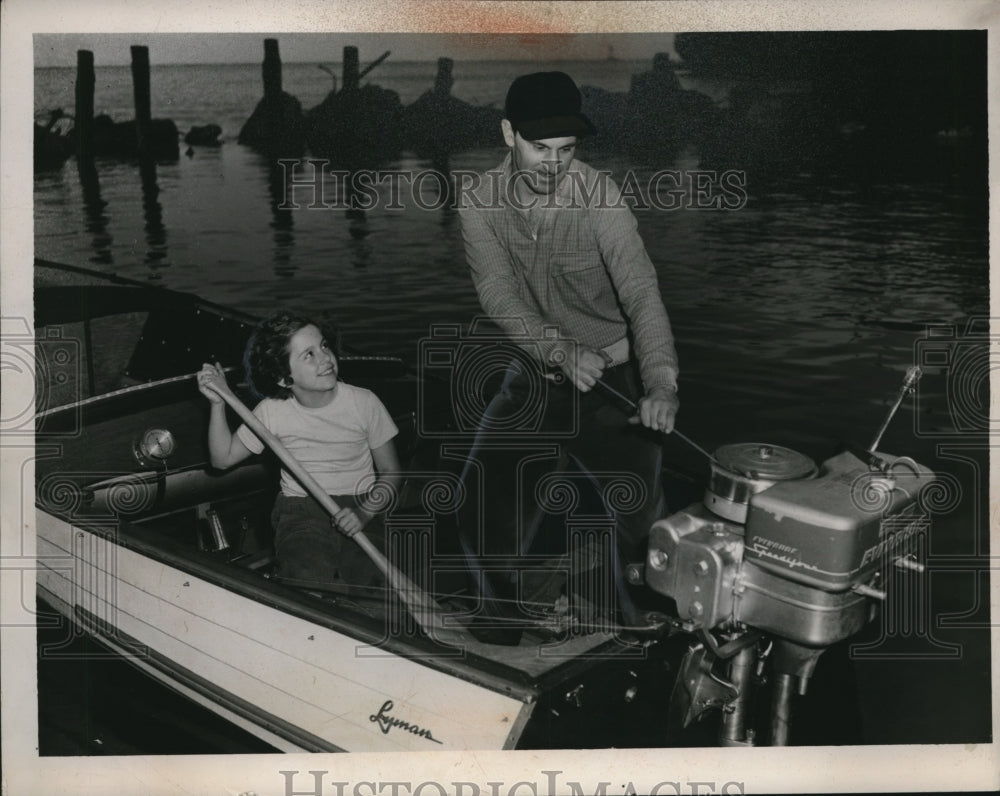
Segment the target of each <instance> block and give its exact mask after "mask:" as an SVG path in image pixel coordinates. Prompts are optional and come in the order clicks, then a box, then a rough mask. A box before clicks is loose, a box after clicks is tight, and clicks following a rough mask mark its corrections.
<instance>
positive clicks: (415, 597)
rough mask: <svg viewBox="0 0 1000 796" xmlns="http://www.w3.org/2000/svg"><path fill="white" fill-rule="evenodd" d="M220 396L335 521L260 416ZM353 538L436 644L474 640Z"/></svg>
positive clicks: (332, 509) (328, 503)
mask: <svg viewBox="0 0 1000 796" xmlns="http://www.w3.org/2000/svg"><path fill="white" fill-rule="evenodd" d="M217 395H219V396H220V397H221V398H222V400H224V401H225V402H226V403H227V404H229V406H231V407H232V409H233V411H234V412H236V414H238V415H239V416H240V419H241V420H242V421H243V422H244V423H246V424H247V426H248V427H249V428H250V430H251V431H253V433H254V434H256V435H257V436H258V437H259V438H260V439H261V441H262V442H264V444H266V445H267V447H269V448H270V449H271V451H272V452H273V453H274V455H275V456H277V457H278V458H279V459H281V463H282V464H283V465H285V467H286V468H287V469H288V471H289V472H290V473H291V474H292V475H294V476H295V477H296V478H297V479H298V481H299V483H300V484H302V486H304V487H305V488H306V491H308V492H309V494H310V495H312V496H313V498H315V499H316V501H317V502H318V503H319V504H320V505H321V506H322V507H323V508H324V509H326V510H327V512H328V513H329V514H330V516H331V517H334V516H335V515H336V514H337V512H339V511H340V507H339V506H338V505H337V504H336V503H335V502H334V500H333V499H332V498H331V497H330V496H329V495H328V494H326V491H325V490H324V489H323V487H321V486H320V485H319V484H318V483H316V479H315V478H313V477H312V476H311V475H310V474H309V472H308V471H307V470H306V469H305V468H304V467H303V466H302V465H301V464H300V463H299V461H298V460H297V459H296V458H295V457H294V456H292V454H290V453H289V452H288V449H287V448H286V447H285V446H284V445H282V444H281V442H280V440H278V438H277V437H276V436H274V434H272V433H271V432H270V431H268V429H267V426H265V425H264V424H263V423H261V422H260V420H259V419H258V418H257V416H256V415H255V414H254V413H253V412H251V411H250V410H249V409H247V407H246V404H244V403H243V402H242V401H241V400H240V399H239V398H237V397H236V396H235V395H234V394H233V393H232V392H230V391H229V390H226V391H224V392H217ZM350 538H351V539H353V540H354V541H355V542H357V543H358V545H360V547H361V549H362V550H364V551H365V553H367V554H368V557H369V558H370V559H371V560H372V562H373V563H374V564H375V566H377V567H378V568H379V569H380V570H382V574H383V575H385V578H386V580H387V581H388V582H389V585H390V586H391V587H392V588H393V589H394V590H395V591H396V593H397V594H398V595H399V598H400V599H401V600H402V601H403V603H404V604H405V605H406V607H407V608H408V609H409V611H410V613H411V614H413V618H414V619H416V620H417V623H418V624H419V625H420V627H421V628H423V630H424V631H425V632H426V633H427V634H428V635H430V636H431V637H432V638H434V639H435V640H437V641H442V642H445V643H449V644H455V645H459V644H466V643H468V642H469V641H470V640H471V638H472V637H471V636H470V635H469V634H468V632H467V631H466V630H464V629H462V628H460V627H445V626H444V622H443V620H442V616H441V614H440V612H439V609H438V606H437V604H436V603H435V602H434V601H433V600H431V599H430V598H429V597H428V596H427V595H426V594H425V593H424V592H423V590H422V589H421V588H420V587H419V586H417V584H415V583H414V582H413V581H412V580H410V579H409V578H408V577H406V575H404V574H403V573H402V572H400V571H399V569H397V568H396V567H394V566H393V565H392V564H391V563H390V562H389V560H388V559H387V558H386V557H385V556H384V555H382V553H381V551H379V549H378V548H377V547H375V545H374V544H372V541H371V540H370V539H369V538H368V537H367V536H365V535H364V533H363V532H361V531H358V532H357V533H356V534H354V536H351V537H350ZM432 631H433V632H432Z"/></svg>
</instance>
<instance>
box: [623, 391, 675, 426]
mask: <svg viewBox="0 0 1000 796" xmlns="http://www.w3.org/2000/svg"><path fill="white" fill-rule="evenodd" d="M680 405H681V402H680V400H679V399H678V398H677V391H676V390H668V389H666V388H665V387H656V388H655V389H653V390H651V391H650V392H649V393H648V394H646V395H644V396H643V397H642V398H640V399H639V411H638V413H636V414H635V415H634V416H633V417H630V418H629V421H628V422H629V423H642V424H643V425H644V426H645V427H646V428H651V429H653V431H662V432H663V433H664V434H669V433H670V432H671V431H673V430H674V419H675V418H676V417H677V410H678V409H680Z"/></svg>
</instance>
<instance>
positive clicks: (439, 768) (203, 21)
mask: <svg viewBox="0 0 1000 796" xmlns="http://www.w3.org/2000/svg"><path fill="white" fill-rule="evenodd" d="M944 6H945V4H942V3H939V2H934V1H933V0H909V1H907V2H902V1H899V2H885V1H883V2H857V1H853V2H837V3H830V4H823V5H820V4H803V3H798V2H721V1H715V2H713V1H708V2H705V1H700V2H683V1H679V2H668V3H624V2H622V3H618V2H580V3H578V2H574V3H570V2H520V3H508V2H485V1H484V2H417V0H393V2H384V1H379V2H371V1H369V2H321V0H292V2H290V3H287V4H278V3H274V2H270V3H262V2H260V0H248V2H246V3H243V4H239V5H236V4H233V5H229V4H221V3H214V4H213V3H204V2H202V3H197V4H196V3H193V2H189V0H153V1H149V0H144V1H143V2H138V1H136V0H130V2H128V3H125V2H121V1H120V0H114V1H112V0H98V1H97V2H84V3H73V2H66V1H65V0H4V2H3V6H2V9H0V13H2V18H0V24H2V31H0V37H2V38H0V96H2V97H3V107H2V111H0V263H2V268H0V314H2V316H3V317H4V318H5V319H10V318H24V319H27V320H28V321H29V322H30V319H31V317H32V282H31V271H32V262H33V250H34V244H33V230H34V225H33V217H32V190H30V189H28V190H26V189H25V187H24V186H31V185H32V184H33V173H32V149H31V128H30V124H29V120H30V119H31V118H32V116H33V102H32V91H33V80H32V74H33V52H32V34H34V33H60V32H73V33H87V32H92V33H98V32H100V33H135V32H136V31H156V32H192V33H194V32H197V33H210V32H225V31H236V30H238V31H240V32H261V33H271V32H273V31H281V32H288V33H298V32H302V33H306V32H321V31H322V32H327V31H329V32H340V31H344V32H352V33H364V32H386V33H388V32H407V33H431V32H435V33H441V32H445V33H462V32H465V33H474V32H480V33H489V32H494V33H525V34H551V33H596V32H616V33H629V32H636V33H638V32H649V31H656V30H662V31H664V32H698V31H708V30H727V31H736V30H770V31H778V30H787V31H792V30H795V31H800V30H846V29H852V30H866V29H867V30H874V29H900V28H906V29H939V28H950V29H962V28H965V29H986V30H988V31H989V34H988V53H989V56H988V58H989V60H988V77H989V82H990V85H991V86H992V87H995V86H996V85H998V83H1000V81H998V66H997V64H998V59H997V42H996V41H995V34H996V30H997V22H998V20H1000V7H998V6H997V4H996V3H991V2H988V0H965V1H960V2H951V3H950V4H947V7H944ZM989 120H990V124H989V129H990V132H991V141H992V142H993V143H992V145H991V147H990V154H991V155H995V152H996V146H995V142H996V140H997V137H998V136H997V134H998V127H997V111H996V107H995V106H994V103H992V102H991V103H990V108H989ZM997 168H998V167H997V165H996V161H995V159H994V158H992V157H991V165H990V179H989V185H990V187H991V188H992V189H993V191H992V193H993V194H994V196H996V195H997V194H996V190H997V188H998V183H997V180H996V175H997ZM993 211H994V208H993V207H992V204H991V208H990V221H991V223H990V229H991V231H992V230H993V223H992V222H993V220H994V212H993ZM997 246H998V243H997V235H995V234H994V235H992V240H991V243H990V257H991V262H992V261H993V257H994V254H995V252H996V247H997ZM991 271H992V269H991ZM992 298H993V296H992V294H991V306H992V305H993V302H992ZM2 378H3V386H4V389H3V391H2V393H0V400H2V402H3V405H4V407H10V406H12V405H16V406H20V405H21V402H24V401H30V400H31V396H26V395H25V394H24V390H26V389H30V385H25V383H24V380H23V379H18V378H16V377H12V375H11V374H7V373H5V374H3V376H2ZM995 387H996V385H995V384H991V389H993V388H995ZM32 395H33V393H32ZM3 416H7V415H6V412H4V413H3ZM32 456H33V446H32V444H31V440H30V439H28V440H25V439H18V438H8V439H3V440H0V473H2V478H0V484H2V493H0V511H2V525H0V530H2V535H0V572H2V579H0V634H2V635H0V649H2V653H3V658H2V666H0V689H2V711H3V713H2V722H0V728H2V730H0V731H2V742H3V745H2V749H3V769H2V772H3V773H2V777H3V786H4V791H5V792H7V793H11V794H15V795H16V796H22V794H35V793H39V794H42V793H44V794H56V793H62V792H67V793H69V792H72V793H74V794H89V793H94V794H107V793H150V794H153V793H155V794H159V793H194V792H197V793H220V794H222V793H225V794H247V793H254V794H259V795H260V796H263V794H280V795H281V796H287V794H288V792H289V790H288V788H287V787H286V777H285V775H283V774H281V773H280V772H282V771H299V772H302V777H301V778H300V779H297V780H295V785H294V787H295V788H299V789H300V790H306V791H308V786H309V780H307V779H306V776H305V775H306V772H310V771H325V772H327V773H326V774H324V779H323V781H324V782H325V783H326V786H325V789H324V791H323V793H324V794H334V793H338V789H337V788H336V787H335V786H334V785H332V784H331V783H333V782H345V783H350V784H349V785H347V786H345V787H343V789H342V792H343V793H344V794H353V793H355V792H356V791H355V790H354V789H353V788H355V787H360V788H362V790H360V791H358V792H360V793H364V794H368V793H372V792H375V793H379V792H385V793H388V792H391V791H390V790H388V789H384V790H381V791H380V790H374V789H373V788H369V787H368V784H366V783H371V784H372V785H373V786H376V785H378V784H379V783H382V784H384V785H388V784H389V783H392V782H409V783H412V784H413V785H414V786H416V784H417V783H421V782H439V783H441V784H442V785H444V786H446V787H447V786H452V788H453V789H454V787H453V786H454V784H455V783H476V784H478V785H479V786H480V788H481V789H482V793H483V794H484V795H485V794H491V796H492V794H493V793H494V792H496V788H495V787H494V786H491V785H490V783H502V786H501V787H500V788H499V791H498V793H499V794H507V793H508V792H509V791H510V790H511V789H512V788H514V786H516V785H517V783H535V784H536V786H537V792H539V793H547V792H550V791H551V788H550V789H549V790H546V788H547V787H548V783H551V782H552V780H551V779H549V776H550V775H548V774H547V773H546V772H559V775H558V778H557V781H558V782H559V783H560V784H561V785H565V784H566V783H567V782H568V781H574V782H579V783H582V784H583V787H584V790H583V792H591V791H589V790H588V789H587V788H588V783H597V782H600V781H607V780H608V779H610V778H614V779H615V783H614V784H613V785H612V786H610V787H608V789H607V792H608V793H609V794H620V793H623V792H628V791H627V790H626V789H625V788H626V785H627V784H628V783H631V784H632V786H633V788H634V790H633V791H632V792H635V793H648V792H650V790H651V789H652V788H653V787H654V786H655V785H656V784H657V783H660V782H664V781H671V782H679V783H681V786H682V787H684V788H685V791H684V792H692V791H691V786H692V785H695V784H698V783H700V784H701V790H699V791H697V792H702V793H704V792H720V791H721V792H725V791H722V788H723V786H724V784H726V783H736V782H738V783H741V784H742V787H743V792H747V793H751V792H775V791H785V792H798V793H811V792H835V791H836V792H851V791H868V792H883V791H904V790H905V791H921V790H935V791H957V790H966V791H970V790H971V791H974V790H985V789H996V788H998V787H1000V773H998V755H997V743H996V742H995V741H994V743H993V744H989V745H985V744H983V745H973V744H956V745H949V746H864V747H836V748H824V747H812V748H797V747H790V748H783V749H773V748H766V747H757V748H753V749H669V748H665V749H651V750H628V751H623V750H587V751H579V750H567V751H562V752H556V753H549V752H537V751H523V752H522V751H517V752H461V753H453V752H434V753H401V754H393V755H388V754H364V753H351V754H346V755H338V756H336V757H334V756H332V755H316V754H309V755H306V754H301V755H300V754H292V755H253V756H251V755H245V756H242V755H241V756H239V757H233V756H230V755H226V756H211V755H204V756H202V755H197V756H136V757H62V758H60V757H41V758H40V757H39V756H38V752H37V737H38V716H37V683H36V679H35V666H34V665H33V664H34V658H35V632H34V627H33V621H34V620H33V617H32V616H31V615H30V614H28V613H27V612H26V609H25V608H24V607H23V605H22V603H23V599H22V598H23V597H24V595H29V596H30V595H32V594H33V593H34V586H35V576H34V567H35V563H34V552H35V551H34V536H33V523H34V512H33V509H32V506H33V493H32V484H33V467H32V464H31V459H32ZM22 473H23V474H24V480H23V481H22V480H21V474H22ZM996 486H997V482H996V473H995V472H994V471H993V469H992V468H991V473H990V506H991V512H990V513H991V515H992V514H993V513H994V512H995V511H996V506H997V503H996V500H997V497H996V495H997V492H996ZM991 537H992V540H993V541H994V543H995V542H996V541H997V539H996V534H995V532H994V530H993V529H991ZM994 549H996V548H994ZM998 580H1000V579H998V578H993V582H992V583H991V608H992V609H993V611H994V613H993V615H994V616H996V609H997V606H998V599H997V597H998V593H1000V591H998V583H997V581H998ZM998 658H1000V647H998V643H997V634H996V633H995V632H994V633H993V638H992V641H991V660H992V675H993V677H992V682H993V686H994V687H993V689H992V695H991V699H992V701H993V715H994V716H997V715H1000V694H998V691H1000V689H998V688H997V687H996V684H997V679H996V676H995V675H996V672H997V668H998ZM943 720H946V717H943ZM994 734H996V727H994ZM618 780H620V782H619V781H618ZM708 783H715V790H714V791H708V790H707V789H706V786H707V784H708ZM619 785H620V786H621V787H619ZM491 788H492V789H491ZM296 792H298V791H296ZM308 792H311V791H308ZM401 792H405V791H401ZM424 792H425V793H436V792H438V791H436V790H433V789H430V788H428V789H425V791H424ZM449 792H450V791H449ZM465 792H466V794H467V796H471V793H472V790H471V786H470V787H469V788H466V790H465ZM515 792H516V793H528V792H532V791H531V789H530V788H529V787H528V786H527V785H524V786H523V787H522V788H520V789H519V790H516V791H515ZM662 792H673V790H672V789H667V790H663V791H662ZM728 792H740V791H737V790H734V789H731V790H730V791H728Z"/></svg>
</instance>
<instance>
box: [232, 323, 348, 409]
mask: <svg viewBox="0 0 1000 796" xmlns="http://www.w3.org/2000/svg"><path fill="white" fill-rule="evenodd" d="M304 326H315V327H316V328H317V329H319V330H320V332H321V333H322V334H323V335H324V336H325V337H326V338H327V340H329V341H330V343H331V346H333V347H334V352H335V353H339V352H337V347H336V346H334V340H335V339H336V335H335V334H329V333H328V331H327V328H325V325H324V324H321V323H316V322H315V321H313V320H312V319H311V318H308V317H306V316H305V315H300V314H297V313H293V312H276V313H274V314H272V315H269V316H268V317H267V318H265V319H264V320H263V321H261V322H260V323H259V324H258V325H257V328H256V329H254V331H253V334H251V335H250V339H249V340H248V341H247V347H246V350H245V351H244V353H243V370H244V372H245V373H246V377H247V385H248V386H249V387H250V392H251V393H253V394H254V396H256V397H257V398H291V396H292V391H291V390H290V389H289V388H288V387H283V386H282V385H281V384H280V383H279V382H281V381H284V380H285V379H288V378H290V376H291V369H290V368H289V365H288V342H289V341H290V340H291V339H292V335H294V334H295V333H296V332H297V331H299V329H301V328H303V327H304Z"/></svg>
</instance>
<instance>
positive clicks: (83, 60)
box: [73, 50, 95, 161]
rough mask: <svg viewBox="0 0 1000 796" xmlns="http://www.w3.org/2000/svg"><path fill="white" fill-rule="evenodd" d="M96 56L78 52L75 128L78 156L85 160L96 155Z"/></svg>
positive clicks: (86, 52)
mask: <svg viewBox="0 0 1000 796" xmlns="http://www.w3.org/2000/svg"><path fill="white" fill-rule="evenodd" d="M94 82H95V80H94V54H93V53H92V52H91V51H90V50H77V51H76V109H75V111H74V122H73V127H74V131H75V135H76V156H77V159H78V160H81V161H82V160H85V159H88V158H91V157H93V155H94Z"/></svg>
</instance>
